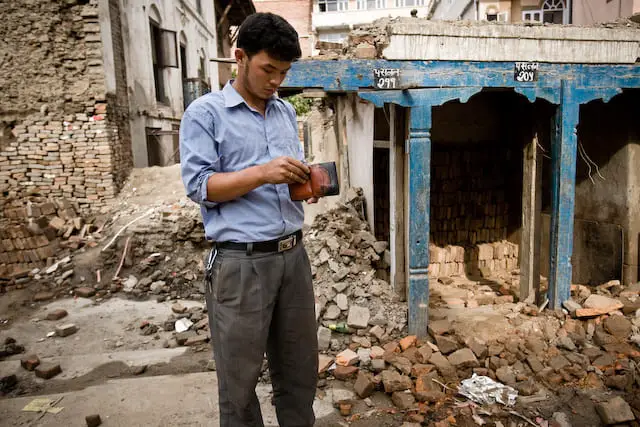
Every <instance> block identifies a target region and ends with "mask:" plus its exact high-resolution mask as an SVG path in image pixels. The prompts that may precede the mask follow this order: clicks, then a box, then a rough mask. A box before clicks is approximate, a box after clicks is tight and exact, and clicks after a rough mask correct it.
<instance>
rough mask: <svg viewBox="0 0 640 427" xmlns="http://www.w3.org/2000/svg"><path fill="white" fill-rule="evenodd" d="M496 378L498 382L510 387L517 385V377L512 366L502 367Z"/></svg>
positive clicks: (497, 371)
mask: <svg viewBox="0 0 640 427" xmlns="http://www.w3.org/2000/svg"><path fill="white" fill-rule="evenodd" d="M496 378H498V381H500V382H502V383H503V384H506V385H509V386H513V385H515V384H516V375H515V373H514V372H513V369H512V368H511V366H502V367H500V368H498V369H496Z"/></svg>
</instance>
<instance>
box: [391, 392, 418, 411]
mask: <svg viewBox="0 0 640 427" xmlns="http://www.w3.org/2000/svg"><path fill="white" fill-rule="evenodd" d="M391 401H392V402H393V404H394V405H396V406H397V407H398V408H400V409H402V410H404V409H410V408H413V406H415V403H416V399H415V397H413V394H411V393H408V392H404V391H396V392H394V393H393V394H392V395H391Z"/></svg>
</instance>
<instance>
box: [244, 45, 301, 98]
mask: <svg viewBox="0 0 640 427" xmlns="http://www.w3.org/2000/svg"><path fill="white" fill-rule="evenodd" d="M236 58H237V59H238V62H239V64H240V65H239V70H238V71H239V73H238V74H241V75H242V82H241V83H242V85H243V86H244V87H245V89H246V90H247V91H248V92H249V93H250V94H251V95H253V96H255V97H256V98H260V99H264V100H267V99H269V98H270V97H271V95H273V94H274V93H275V92H276V90H278V88H279V87H280V85H281V84H282V81H283V80H284V78H285V77H286V76H287V71H289V69H290V68H291V62H289V61H278V60H277V59H273V58H271V57H270V56H269V54H267V52H265V51H264V50H261V51H260V52H258V53H256V54H255V55H253V56H252V57H251V58H249V57H248V56H247V54H246V53H245V52H244V51H243V50H242V49H238V51H236Z"/></svg>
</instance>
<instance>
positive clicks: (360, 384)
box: [353, 371, 376, 399]
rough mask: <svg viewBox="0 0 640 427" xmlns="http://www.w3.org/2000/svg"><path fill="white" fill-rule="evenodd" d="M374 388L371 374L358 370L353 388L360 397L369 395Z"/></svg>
mask: <svg viewBox="0 0 640 427" xmlns="http://www.w3.org/2000/svg"><path fill="white" fill-rule="evenodd" d="M375 388H376V385H375V383H374V382H373V379H372V378H371V376H370V375H369V374H367V373H365V372H363V371H360V372H358V379H357V380H356V383H355V384H354V386H353V390H354V391H355V392H356V394H357V395H358V396H360V398H361V399H364V398H367V397H369V396H371V395H372V394H373V392H374V390H375Z"/></svg>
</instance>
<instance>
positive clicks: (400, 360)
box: [389, 356, 412, 375]
mask: <svg viewBox="0 0 640 427" xmlns="http://www.w3.org/2000/svg"><path fill="white" fill-rule="evenodd" d="M389 362H390V363H391V364H392V365H393V366H394V367H395V368H396V369H397V370H399V371H400V372H402V373H403V374H405V375H409V374H410V373H411V367H412V365H411V361H410V360H409V359H407V358H406V357H402V356H395V357H394V358H393V359H392V360H390V361H389Z"/></svg>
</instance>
